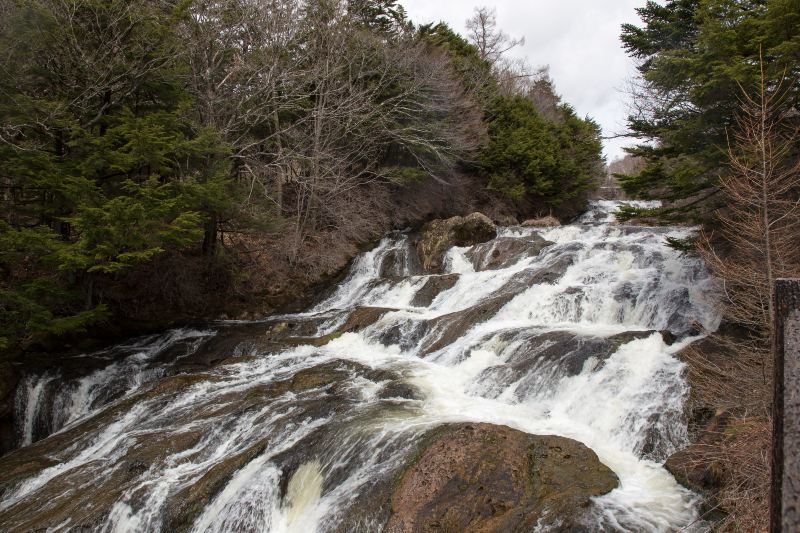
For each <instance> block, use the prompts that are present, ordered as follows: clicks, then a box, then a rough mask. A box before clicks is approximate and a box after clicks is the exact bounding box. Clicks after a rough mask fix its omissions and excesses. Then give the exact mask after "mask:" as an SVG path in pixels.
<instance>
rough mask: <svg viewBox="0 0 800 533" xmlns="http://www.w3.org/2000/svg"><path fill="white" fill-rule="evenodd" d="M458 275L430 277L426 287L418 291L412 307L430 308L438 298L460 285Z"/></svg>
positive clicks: (412, 301)
mask: <svg viewBox="0 0 800 533" xmlns="http://www.w3.org/2000/svg"><path fill="white" fill-rule="evenodd" d="M458 278H459V275H458V274H444V275H441V276H430V277H429V278H428V279H427V281H426V282H425V285H423V286H422V288H421V289H419V290H418V291H417V294H415V295H414V298H413V299H412V300H411V305H413V306H415V307H428V306H429V305H431V303H433V301H434V300H435V299H436V297H437V296H439V295H440V294H441V293H443V292H444V291H446V290H448V289H452V288H453V286H455V284H456V283H458Z"/></svg>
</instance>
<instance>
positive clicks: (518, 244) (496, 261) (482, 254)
mask: <svg viewBox="0 0 800 533" xmlns="http://www.w3.org/2000/svg"><path fill="white" fill-rule="evenodd" d="M551 244H553V243H552V242H550V241H548V240H545V239H544V238H542V237H540V236H539V235H532V236H531V237H529V238H527V239H519V238H510V237H500V238H497V239H494V240H493V241H491V242H487V243H483V244H479V245H477V246H475V247H474V248H473V249H472V250H470V251H469V252H468V253H467V257H468V258H469V259H470V260H471V261H472V264H473V266H474V267H475V270H497V269H500V268H506V267H508V266H510V265H512V264H514V263H516V262H517V261H519V260H520V259H521V258H522V257H523V256H524V257H533V256H536V255H539V253H540V252H541V251H542V250H543V249H544V248H546V247H548V246H550V245H551Z"/></svg>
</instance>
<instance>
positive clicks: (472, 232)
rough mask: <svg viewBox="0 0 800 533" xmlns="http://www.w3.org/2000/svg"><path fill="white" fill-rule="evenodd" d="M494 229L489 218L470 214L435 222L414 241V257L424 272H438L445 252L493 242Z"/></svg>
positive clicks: (478, 214)
mask: <svg viewBox="0 0 800 533" xmlns="http://www.w3.org/2000/svg"><path fill="white" fill-rule="evenodd" d="M496 236H497V228H496V227H495V225H494V223H493V222H492V221H491V219H490V218H489V217H487V216H486V215H483V214H481V213H472V214H471V215H468V216H466V217H453V218H448V219H447V220H434V221H433V222H430V223H428V224H426V225H425V227H424V228H423V229H422V231H421V232H420V235H419V237H418V238H417V246H416V247H417V253H418V255H419V259H420V263H421V266H422V269H423V270H424V271H425V272H440V271H441V268H442V262H443V260H444V254H445V252H446V251H447V250H448V249H449V248H451V247H453V246H472V245H474V244H480V243H482V242H486V241H489V240H492V239H494V238H495V237H496Z"/></svg>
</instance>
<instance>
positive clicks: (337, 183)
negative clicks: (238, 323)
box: [0, 0, 600, 349]
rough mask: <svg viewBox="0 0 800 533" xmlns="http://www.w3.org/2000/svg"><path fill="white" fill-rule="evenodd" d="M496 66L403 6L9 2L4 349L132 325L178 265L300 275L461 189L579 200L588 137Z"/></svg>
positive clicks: (1, 84)
mask: <svg viewBox="0 0 800 533" xmlns="http://www.w3.org/2000/svg"><path fill="white" fill-rule="evenodd" d="M490 59H491V60H490ZM498 62H499V56H497V57H492V58H482V57H480V55H479V54H478V52H477V48H476V47H475V46H474V45H473V44H470V43H468V42H467V41H466V40H464V39H463V38H462V37H460V36H459V35H457V34H456V33H455V32H453V31H452V30H451V29H449V28H447V27H446V26H444V25H439V26H436V27H430V26H428V27H422V28H416V27H414V25H413V24H412V23H411V22H410V21H409V20H408V18H407V17H406V14H405V11H404V9H403V7H402V6H401V5H400V3H399V2H398V1H397V0H0V187H1V189H0V190H2V197H1V198H0V201H1V204H0V205H2V216H1V217H0V313H2V315H3V320H2V323H1V324H0V349H18V348H20V347H22V348H24V347H25V346H28V345H30V344H31V343H34V342H35V341H36V339H37V338H39V337H41V336H42V335H46V334H61V333H65V332H69V331H74V330H80V329H82V328H86V327H87V326H89V325H91V324H94V323H97V322H98V321H101V320H103V319H104V318H108V317H115V318H116V319H118V320H123V319H125V318H126V317H125V313H124V312H123V311H121V310H120V309H121V308H120V298H124V294H122V296H120V291H116V293H115V294H114V295H112V294H111V292H110V291H109V290H108V288H109V287H122V286H125V285H126V283H127V284H128V285H130V284H132V283H133V282H132V281H131V280H132V279H137V280H141V279H142V277H141V275H139V276H138V277H137V273H138V274H140V273H141V272H142V271H143V270H146V269H147V268H150V267H151V266H152V265H153V264H154V262H157V261H159V260H160V258H163V257H164V256H167V255H169V254H183V255H184V256H185V259H183V260H184V261H186V262H192V261H193V262H204V264H206V263H207V264H211V263H214V264H223V265H228V266H226V267H225V268H235V267H234V265H236V264H240V263H241V262H242V261H241V258H236V260H231V258H230V257H229V256H230V255H232V254H236V253H241V250H244V249H247V248H248V245H250V244H252V243H251V241H248V236H255V235H259V236H260V238H262V237H263V236H264V235H267V236H269V238H271V239H273V240H274V241H275V242H277V243H279V244H278V245H276V246H275V247H274V248H275V249H274V250H272V251H271V254H272V256H271V257H272V260H273V261H280V262H283V263H285V264H286V265H290V266H291V265H294V267H293V268H295V269H297V268H301V269H302V268H303V267H298V265H301V264H303V263H302V261H303V258H304V257H308V256H309V255H313V254H315V253H318V254H319V253H323V252H324V251H323V250H321V248H324V246H322V245H321V244H320V243H321V242H330V241H331V240H334V238H338V239H339V240H342V241H345V242H350V243H358V242H361V241H363V240H365V239H367V238H372V236H371V235H372V234H371V233H369V231H372V230H371V229H370V228H372V226H371V220H370V217H374V216H375V211H376V206H378V205H385V203H386V201H385V198H386V197H387V196H388V194H389V192H388V191H396V190H402V189H403V188H413V187H417V186H421V185H422V184H424V183H425V181H426V180H436V181H437V182H438V183H449V181H448V176H450V175H452V174H453V173H454V172H456V170H458V171H461V172H464V171H467V172H474V173H480V174H481V175H482V176H483V177H484V179H485V183H486V185H487V187H490V188H494V189H497V190H499V191H503V192H505V193H507V194H509V195H512V196H519V195H531V196H535V197H537V198H539V199H540V200H541V202H544V203H551V204H552V205H559V202H561V201H562V200H563V199H573V198H577V197H578V196H579V194H578V193H579V192H580V191H581V190H582V189H583V188H585V186H586V184H587V183H588V177H589V175H590V174H591V173H592V172H593V169H595V168H596V165H597V161H599V160H600V154H599V150H600V148H599V141H598V135H599V134H598V131H597V128H596V126H594V125H593V123H591V121H583V120H581V119H578V118H577V117H575V116H574V113H573V112H572V111H571V110H570V109H569V108H568V107H567V106H565V105H561V104H560V103H559V104H558V106H559V107H558V109H559V112H558V119H557V120H555V121H554V120H552V117H551V118H544V117H543V116H539V115H540V114H541V112H540V111H539V110H537V109H536V107H535V106H534V105H533V104H532V103H531V102H530V101H527V100H525V96H524V94H523V93H524V90H523V89H522V87H523V85H520V84H517V85H514V83H512V81H513V80H514V79H516V78H514V76H513V75H509V72H510V69H509V68H507V67H508V65H500V64H499V63H498ZM501 67H502V68H501ZM504 76H505V78H504ZM523 77H524V76H523ZM512 85H513V86H514V87H516V88H514V89H512V90H511V92H509V87H510V86H512ZM553 94H554V93H553ZM487 132H488V136H487ZM528 136H529V137H530V138H531V139H537V140H538V141H539V142H538V143H532V142H531V140H530V139H527V140H526V139H523V137H528ZM575 139H578V140H577V141H576V140H575ZM381 202H383V203H381ZM368 230H369V231H368ZM322 234H324V235H325V237H324V238H322V237H320V235H322ZM325 239H327V241H326V240H325ZM249 247H250V248H252V247H253V246H249ZM226 256H227V257H226ZM283 263H282V264H283ZM145 282H146V281H145Z"/></svg>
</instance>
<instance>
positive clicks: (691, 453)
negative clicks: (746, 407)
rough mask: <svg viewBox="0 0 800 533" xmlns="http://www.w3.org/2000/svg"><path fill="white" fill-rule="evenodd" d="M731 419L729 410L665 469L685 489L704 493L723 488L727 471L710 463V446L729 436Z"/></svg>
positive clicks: (720, 414) (711, 422)
mask: <svg viewBox="0 0 800 533" xmlns="http://www.w3.org/2000/svg"><path fill="white" fill-rule="evenodd" d="M730 420H731V415H730V413H729V412H727V411H720V412H718V413H716V414H715V415H714V416H713V417H712V418H711V419H710V420H709V421H708V422H707V424H706V425H705V428H704V429H703V431H702V432H701V433H700V435H699V438H698V439H697V441H696V442H695V443H693V444H691V445H690V446H689V447H687V448H684V449H683V450H681V451H679V452H676V453H674V454H672V455H671V456H669V458H668V459H667V461H666V462H665V463H664V468H666V469H667V471H668V472H669V473H670V474H672V475H673V476H674V477H675V480H676V481H677V482H678V483H680V484H681V485H683V486H684V487H686V488H688V489H690V490H693V491H696V492H704V491H709V490H713V489H716V488H719V486H720V484H721V482H722V481H723V480H722V475H723V472H722V470H721V465H718V464H715V462H714V461H712V460H709V457H708V450H709V446H710V445H711V446H713V445H714V444H716V443H718V442H719V441H720V440H722V439H723V438H724V436H725V429H726V428H727V427H728V423H729V422H730Z"/></svg>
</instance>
